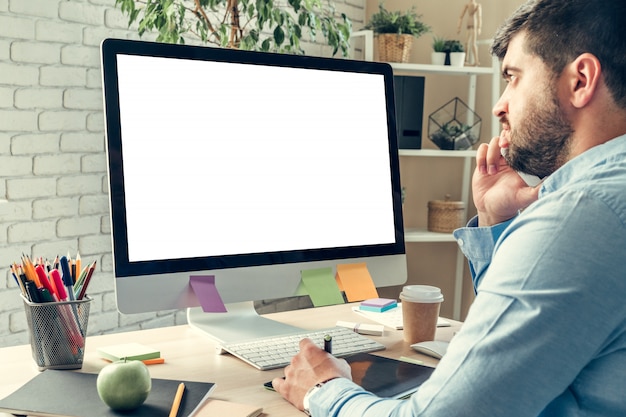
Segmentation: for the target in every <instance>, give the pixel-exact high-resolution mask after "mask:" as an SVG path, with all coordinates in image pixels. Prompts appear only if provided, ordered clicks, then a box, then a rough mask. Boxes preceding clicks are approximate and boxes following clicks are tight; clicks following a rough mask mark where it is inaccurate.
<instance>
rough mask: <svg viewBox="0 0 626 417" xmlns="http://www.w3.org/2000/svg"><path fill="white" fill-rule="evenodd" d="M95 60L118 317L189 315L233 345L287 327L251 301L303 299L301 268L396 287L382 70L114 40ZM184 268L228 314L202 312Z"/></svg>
mask: <svg viewBox="0 0 626 417" xmlns="http://www.w3.org/2000/svg"><path fill="white" fill-rule="evenodd" d="M101 56H102V74H103V89H104V110H105V122H106V123H105V126H106V139H107V140H106V143H107V160H108V180H109V195H110V216H111V232H112V243H113V266H114V275H115V293H116V298H117V306H118V309H119V311H121V312H122V313H141V312H149V311H162V310H168V309H180V308H189V314H188V318H189V324H191V325H192V326H195V327H198V328H203V329H204V330H205V331H206V332H207V333H209V334H211V335H212V336H213V337H214V338H216V339H217V340H220V341H223V342H228V341H234V340H238V339H246V338H253V337H257V336H258V335H270V334H280V333H283V332H285V331H288V330H291V329H284V328H282V327H281V326H279V325H277V324H276V323H272V322H270V321H268V320H263V319H262V318H261V317H259V316H258V315H257V314H256V313H255V312H254V311H253V306H252V303H251V302H252V301H254V300H264V299H276V298H284V297H290V296H296V295H304V294H306V293H305V292H303V289H302V288H303V287H302V285H301V271H303V270H309V269H317V268H328V267H331V268H332V271H333V273H334V271H336V267H337V265H339V264H351V263H365V264H366V266H367V269H368V271H369V273H370V275H371V277H372V280H373V282H374V284H375V285H376V286H378V287H383V286H392V285H400V284H402V283H404V282H405V281H406V276H407V272H406V256H405V246H404V232H403V224H402V203H401V189H400V178H399V167H398V151H397V142H396V141H397V138H396V131H395V126H396V123H395V116H394V96H393V74H392V70H391V67H390V66H389V65H388V64H383V63H375V62H362V61H354V60H344V59H330V58H319V57H310V56H295V55H282V54H273V53H261V52H249V51H240V50H232V49H221V48H211V47H199V46H185V45H172V44H162V43H152V42H143V41H131V40H120V39H107V40H105V41H104V42H103V43H102V45H101ZM192 275H194V276H197V275H201V276H207V275H208V276H213V277H214V279H215V288H216V289H217V291H218V292H219V295H220V297H221V299H222V300H223V302H224V303H226V308H227V310H228V313H204V312H203V311H202V309H200V308H199V307H198V306H199V299H198V297H197V296H196V294H195V293H194V291H193V289H192V286H190V276H192ZM259 321H262V322H263V324H262V325H261V324H259V323H258V322H259Z"/></svg>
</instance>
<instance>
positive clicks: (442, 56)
mask: <svg viewBox="0 0 626 417" xmlns="http://www.w3.org/2000/svg"><path fill="white" fill-rule="evenodd" d="M430 61H431V63H432V64H433V65H444V64H445V63H446V53H445V52H431V54H430Z"/></svg>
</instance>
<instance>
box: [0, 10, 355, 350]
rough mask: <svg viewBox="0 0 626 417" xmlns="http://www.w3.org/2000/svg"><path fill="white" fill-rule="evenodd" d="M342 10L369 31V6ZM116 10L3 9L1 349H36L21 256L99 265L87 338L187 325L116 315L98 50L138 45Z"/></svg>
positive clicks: (169, 318) (173, 317)
mask: <svg viewBox="0 0 626 417" xmlns="http://www.w3.org/2000/svg"><path fill="white" fill-rule="evenodd" d="M335 3H336V5H337V9H338V11H339V12H344V13H346V14H348V16H350V17H351V18H352V19H353V20H354V22H355V27H359V26H362V24H363V18H364V6H363V3H364V0H363V1H362V0H357V1H350V2H347V1H345V2H344V1H343V0H339V1H336V2H335ZM114 4H115V0H69V1H66V0H0V199H2V198H5V199H6V200H7V201H6V202H4V203H0V265H2V267H0V346H10V345H15V344H23V343H28V332H27V328H26V321H25V315H24V309H23V306H22V303H21V300H20V297H19V290H18V289H17V286H16V284H15V281H14V280H13V278H12V277H11V275H10V272H9V268H8V266H9V265H10V264H11V263H12V262H16V261H19V259H20V257H21V255H22V254H23V253H25V254H28V255H30V256H43V257H49V258H54V257H55V256H56V255H64V254H66V253H67V252H68V251H69V252H70V254H72V256H74V255H75V254H76V252H80V254H81V257H82V259H83V263H87V262H91V261H93V260H96V261H97V262H98V267H97V269H96V272H95V274H94V277H93V280H92V283H91V285H90V287H89V288H90V290H89V295H90V296H91V297H92V298H94V302H93V303H92V306H91V314H90V319H89V334H101V333H110V332H119V331H128V330H136V329H143V328H149V327H160V326H166V325H174V324H181V323H185V321H186V319H185V315H184V313H183V312H180V311H172V312H160V313H157V314H139V315H130V316H124V315H120V314H119V313H118V312H117V310H116V308H115V301H114V295H113V278H112V260H111V242H110V229H109V214H108V199H107V184H106V161H105V154H104V124H103V116H102V95H101V80H100V67H99V49H98V47H99V44H100V42H101V40H102V39H104V38H106V37H117V38H132V39H136V38H138V36H137V35H136V33H135V32H134V31H133V30H128V29H127V20H126V18H125V17H124V16H123V15H122V14H121V12H119V10H117V9H115V8H114V7H113V5H114ZM148 39H150V38H149V37H148ZM307 49H308V51H309V53H314V54H316V55H324V54H328V52H327V50H326V49H324V48H322V47H313V46H311V45H309V46H308V47H307Z"/></svg>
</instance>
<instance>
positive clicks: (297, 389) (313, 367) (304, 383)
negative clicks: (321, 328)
mask: <svg viewBox="0 0 626 417" xmlns="http://www.w3.org/2000/svg"><path fill="white" fill-rule="evenodd" d="M333 378H348V379H350V380H352V373H351V370H350V365H348V363H347V362H346V361H345V360H343V359H337V358H335V357H334V356H332V355H331V354H329V353H326V352H324V351H323V350H322V349H320V348H319V347H317V345H315V343H313V342H312V341H311V340H310V339H302V340H301V341H300V352H299V353H298V354H297V355H296V356H294V357H293V358H292V359H291V365H288V366H287V367H286V368H285V378H284V379H283V378H275V379H274V380H273V381H272V386H273V387H274V389H275V390H276V392H278V393H279V394H280V395H282V396H283V397H284V398H285V399H286V400H287V401H289V402H290V403H292V404H293V405H295V406H296V407H297V408H298V409H299V410H302V408H303V406H302V399H303V398H304V395H305V394H306V393H307V391H308V390H309V389H310V388H311V387H313V386H315V384H317V383H319V382H325V381H328V380H331V379H333Z"/></svg>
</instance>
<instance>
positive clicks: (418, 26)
mask: <svg viewBox="0 0 626 417" xmlns="http://www.w3.org/2000/svg"><path fill="white" fill-rule="evenodd" d="M421 17H422V16H421V15H418V14H417V13H415V7H411V9H409V10H408V11H406V12H400V11H393V12H391V11H389V10H387V9H385V5H384V2H381V3H379V4H378V11H377V12H376V13H374V14H373V15H372V17H371V18H370V21H369V22H368V23H367V24H366V25H365V29H371V30H372V31H373V32H374V34H375V35H376V37H377V38H378V55H379V59H380V60H381V61H388V62H408V60H409V52H410V50H411V46H412V45H413V40H414V39H415V38H419V37H420V36H422V35H423V34H424V33H426V32H429V31H430V27H429V26H428V25H426V24H425V23H423V22H422V21H421V20H420V19H421Z"/></svg>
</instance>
